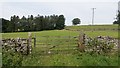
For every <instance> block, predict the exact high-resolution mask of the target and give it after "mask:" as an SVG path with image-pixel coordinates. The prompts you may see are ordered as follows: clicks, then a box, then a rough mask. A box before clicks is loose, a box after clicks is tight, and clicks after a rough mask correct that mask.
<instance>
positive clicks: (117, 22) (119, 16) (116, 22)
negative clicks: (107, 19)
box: [113, 11, 120, 24]
mask: <svg viewBox="0 0 120 68" xmlns="http://www.w3.org/2000/svg"><path fill="white" fill-rule="evenodd" d="M116 20H117V21H114V22H113V24H120V11H118V15H117V18H116Z"/></svg>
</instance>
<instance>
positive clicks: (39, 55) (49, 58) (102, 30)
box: [2, 25, 118, 66]
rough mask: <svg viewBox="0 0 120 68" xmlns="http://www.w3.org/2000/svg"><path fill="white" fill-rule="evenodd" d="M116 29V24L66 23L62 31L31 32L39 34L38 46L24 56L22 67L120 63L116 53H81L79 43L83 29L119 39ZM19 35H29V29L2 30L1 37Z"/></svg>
mask: <svg viewBox="0 0 120 68" xmlns="http://www.w3.org/2000/svg"><path fill="white" fill-rule="evenodd" d="M88 29H89V30H88ZM117 29H118V26H117V25H104V26H102V25H101V26H98V25H97V26H66V27H65V29H63V30H49V31H37V32H31V33H32V37H34V36H36V40H37V41H36V47H33V51H32V53H31V54H30V55H27V56H23V57H22V58H23V59H22V66H117V65H118V56H117V53H116V54H115V55H110V56H109V55H96V54H93V55H90V54H89V53H82V52H80V51H79V50H78V48H77V44H76V40H77V37H78V35H79V34H80V33H81V31H82V32H84V33H85V34H86V35H87V36H89V37H92V38H94V37H97V36H99V35H101V36H111V37H113V38H118V31H117ZM17 37H20V38H28V32H14V33H2V38H17ZM53 46H55V47H54V48H52V49H50V48H51V47H53ZM49 52H50V53H49Z"/></svg>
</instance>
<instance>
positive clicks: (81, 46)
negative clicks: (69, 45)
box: [78, 32, 85, 52]
mask: <svg viewBox="0 0 120 68" xmlns="http://www.w3.org/2000/svg"><path fill="white" fill-rule="evenodd" d="M78 47H79V49H80V51H82V52H83V51H85V34H84V33H82V32H81V33H80V35H79V37H78Z"/></svg>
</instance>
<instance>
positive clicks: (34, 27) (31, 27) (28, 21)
mask: <svg viewBox="0 0 120 68" xmlns="http://www.w3.org/2000/svg"><path fill="white" fill-rule="evenodd" d="M2 23H3V24H2V32H18V31H41V30H54V29H64V27H65V17H64V15H50V16H42V15H39V14H38V15H37V16H35V17H34V16H33V15H28V17H25V16H23V17H22V18H20V17H19V16H17V15H13V16H11V18H10V20H5V19H2Z"/></svg>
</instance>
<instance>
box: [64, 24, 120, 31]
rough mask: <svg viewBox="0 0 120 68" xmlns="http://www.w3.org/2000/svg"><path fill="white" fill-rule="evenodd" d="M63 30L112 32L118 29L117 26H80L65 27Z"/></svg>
mask: <svg viewBox="0 0 120 68" xmlns="http://www.w3.org/2000/svg"><path fill="white" fill-rule="evenodd" d="M65 29H71V30H83V31H85V30H89V31H90V30H101V29H104V30H113V29H118V25H90V26H88V25H82V26H66V27H65Z"/></svg>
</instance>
